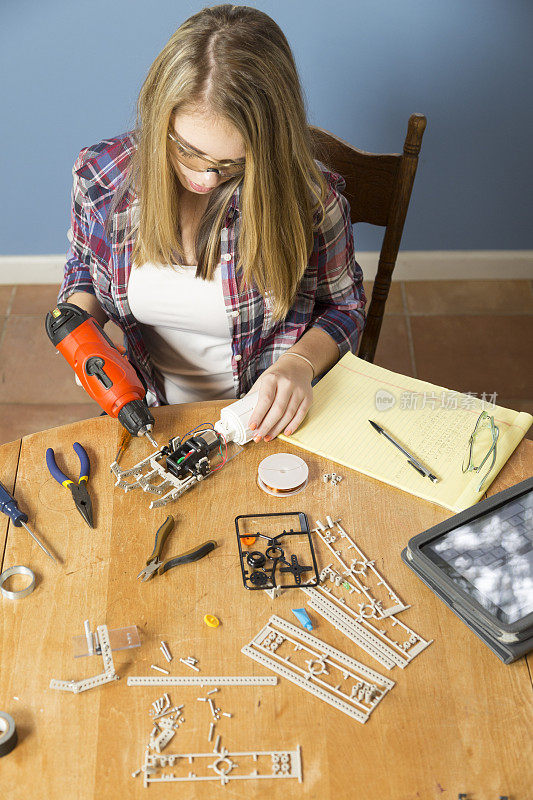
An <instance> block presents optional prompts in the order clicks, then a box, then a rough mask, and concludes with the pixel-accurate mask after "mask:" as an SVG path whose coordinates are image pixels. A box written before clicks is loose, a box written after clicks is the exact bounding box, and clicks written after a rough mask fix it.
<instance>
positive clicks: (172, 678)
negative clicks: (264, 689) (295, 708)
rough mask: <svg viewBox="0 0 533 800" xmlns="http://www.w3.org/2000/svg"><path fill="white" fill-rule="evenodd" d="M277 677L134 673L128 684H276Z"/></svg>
mask: <svg viewBox="0 0 533 800" xmlns="http://www.w3.org/2000/svg"><path fill="white" fill-rule="evenodd" d="M277 682H278V679H277V678H273V677H271V676H270V675H203V676H202V677H200V676H198V675H191V676H188V675H169V676H168V677H163V676H161V677H159V676H155V675H132V676H130V677H129V678H128V680H127V684H128V686H275V685H276V684H277Z"/></svg>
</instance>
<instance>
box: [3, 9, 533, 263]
mask: <svg viewBox="0 0 533 800" xmlns="http://www.w3.org/2000/svg"><path fill="white" fill-rule="evenodd" d="M203 5H205V3H202V2H193V0H178V1H177V2H172V1H171V0H152V2H146V0H113V1H112V2H108V0H106V1H104V0H93V2H92V3H87V2H81V3H80V2H72V0H45V2H42V0H17V2H16V3H15V2H12V3H6V2H4V3H2V4H1V5H0V70H1V73H0V74H1V75H2V78H1V88H0V114H1V116H2V122H1V128H0V181H1V184H0V185H1V192H0V196H1V201H0V202H1V210H0V214H1V218H0V219H1V224H0V254H11V255H15V254H46V253H62V252H64V251H65V250H66V248H67V241H66V236H65V234H66V230H67V228H68V218H69V195H70V188H71V168H72V164H73V162H74V159H75V157H76V155H77V153H78V151H79V150H80V149H81V147H83V146H85V145H89V144H92V143H94V142H97V141H98V140H99V139H101V138H104V137H106V136H113V135H115V134H117V133H119V132H121V131H123V130H125V129H126V128H128V127H129V126H130V125H131V123H132V121H133V119H134V105H135V99H136V96H137V93H138V90H139V88H140V85H141V83H142V81H143V79H144V76H145V74H146V72H147V69H148V67H149V65H150V64H151V62H152V61H153V59H154V58H155V56H156V55H157V53H158V52H159V50H160V49H161V48H162V47H163V45H164V44H165V42H166V41H167V39H168V38H169V36H170V35H171V33H172V32H173V31H174V30H175V29H176V28H177V27H178V26H179V25H180V24H181V22H182V21H183V20H184V19H186V18H187V17H188V16H190V14H192V13H194V12H196V11H197V10H199V9H200V8H202V7H203ZM249 5H255V6H257V7H259V8H261V9H262V10H263V11H265V12H266V13H268V14H270V15H271V16H272V17H273V18H274V19H275V20H276V21H277V22H278V24H279V25H280V26H281V28H282V29H283V31H284V32H285V34H286V36H287V38H288V40H289V42H290V44H291V46H292V48H293V52H294V54H295V57H296V62H297V64H298V67H299V70H300V75H301V79H302V83H303V86H304V91H305V93H306V97H307V102H308V111H309V120H310V122H312V123H314V124H316V125H319V126H321V127H324V128H327V129H329V130H331V131H334V132H336V133H337V134H338V135H340V136H341V137H343V138H344V139H347V140H348V141H350V142H352V143H353V144H355V145H356V146H358V147H361V148H363V149H366V150H372V151H376V152H387V151H388V152H397V151H398V149H400V148H401V144H402V142H403V137H404V133H405V127H406V123H407V119H408V117H409V114H410V113H411V112H413V111H419V112H422V113H425V114H426V115H427V117H428V127H427V129H426V134H425V138H424V143H423V148H422V158H421V162H420V164H419V171H418V176H417V179H416V183H415V189H414V194H413V198H412V202H411V208H410V212H409V216H408V218H407V223H406V228H405V233H404V239H403V248H404V249H409V250H448V249H450V250H454V249H487V250H488V249H526V248H531V247H533V242H532V234H531V230H532V223H531V215H532V211H533V197H532V190H531V185H532V169H531V168H532V157H531V152H532V144H531V134H532V131H533V125H532V121H533V104H532V97H533V59H532V56H531V34H532V32H533V3H531V2H530V0H381V2H376V0H333V2H330V3H324V2H323V0H284V2H279V0H260V1H259V2H255V1H254V0H250V2H249ZM377 245H378V237H377V235H376V232H375V230H372V229H370V228H367V227H363V226H361V227H360V230H359V232H358V233H357V247H358V249H360V250H372V249H375V248H376V247H377Z"/></svg>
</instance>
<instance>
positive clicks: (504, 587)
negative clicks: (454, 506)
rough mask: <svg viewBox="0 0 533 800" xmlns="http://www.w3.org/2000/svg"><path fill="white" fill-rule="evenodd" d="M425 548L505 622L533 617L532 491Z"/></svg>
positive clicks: (446, 534) (467, 591)
mask: <svg viewBox="0 0 533 800" xmlns="http://www.w3.org/2000/svg"><path fill="white" fill-rule="evenodd" d="M421 549H422V551H423V552H424V554H425V555H427V556H428V558H430V559H431V560H432V561H433V562H434V563H436V564H437V565H438V566H439V567H441V569H442V570H443V571H444V572H445V573H446V575H448V576H449V577H450V578H451V579H452V580H453V581H454V582H455V583H457V584H458V586H459V587H460V588H461V589H462V590H463V591H464V592H466V594H468V595H470V596H471V597H473V598H474V599H475V600H477V602H478V603H480V604H481V605H482V606H483V607H484V608H485V609H486V610H487V611H489V612H490V613H491V614H493V615H494V616H496V617H497V619H499V620H501V621H502V622H504V623H507V624H511V623H513V622H516V621H517V620H519V619H522V618H523V617H525V616H527V614H530V613H531V612H533V491H529V492H527V493H525V494H523V495H520V496H518V497H515V498H513V499H512V500H510V501H509V502H508V503H506V504H504V505H501V506H499V507H498V508H496V509H494V510H493V511H489V512H487V513H486V514H483V515H482V516H480V517H477V518H476V519H474V520H472V521H471V522H468V523H465V524H464V525H461V526H459V527H458V528H454V529H453V530H451V531H449V532H448V533H445V534H443V535H442V536H440V537H438V538H436V539H435V540H434V541H432V542H430V543H428V544H425V545H423V546H422V548H421Z"/></svg>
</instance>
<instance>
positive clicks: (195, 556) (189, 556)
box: [137, 514, 217, 581]
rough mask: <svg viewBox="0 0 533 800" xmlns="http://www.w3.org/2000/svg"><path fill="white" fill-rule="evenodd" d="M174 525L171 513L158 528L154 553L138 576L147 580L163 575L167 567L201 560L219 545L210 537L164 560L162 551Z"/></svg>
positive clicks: (170, 567)
mask: <svg viewBox="0 0 533 800" xmlns="http://www.w3.org/2000/svg"><path fill="white" fill-rule="evenodd" d="M173 527H174V517H173V516H172V515H171V514H170V515H169V516H168V517H167V518H166V520H165V521H164V522H163V524H162V525H161V527H160V528H159V529H158V531H157V533H156V535H155V542H154V549H153V550H152V554H151V555H150V556H149V557H148V559H147V561H146V566H145V567H143V569H142V570H141V571H140V572H139V574H138V575H137V577H138V578H142V580H143V581H147V580H149V579H150V578H152V577H153V576H154V575H162V574H163V573H164V572H166V571H167V569H172V567H177V566H178V564H188V563H190V562H191V561H199V560H200V559H201V558H203V557H204V556H206V555H207V554H208V553H210V552H211V551H212V550H214V549H215V547H216V546H217V543H216V542H215V541H214V540H213V539H209V540H208V541H207V542H203V543H202V544H200V545H198V546H197V547H193V548H192V549H191V550H187V552H186V553H182V554H181V555H180V556H176V557H175V558H169V559H168V561H163V560H162V559H161V553H162V551H163V547H164V545H165V542H166V540H167V538H168V535H169V533H170V531H171V530H172V528H173Z"/></svg>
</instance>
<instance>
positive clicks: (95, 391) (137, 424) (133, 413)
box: [46, 303, 158, 447]
mask: <svg viewBox="0 0 533 800" xmlns="http://www.w3.org/2000/svg"><path fill="white" fill-rule="evenodd" d="M46 333H47V334H48V338H49V339H50V341H51V342H52V344H53V345H54V347H55V348H56V349H57V350H58V351H59V352H60V353H61V355H62V356H63V358H65V359H66V361H68V363H69V364H70V366H71V367H72V369H73V370H74V372H75V373H76V375H77V376H78V378H79V380H80V382H81V385H82V386H83V388H84V389H85V390H86V392H87V393H88V394H89V395H90V396H91V397H92V398H93V400H96V402H97V403H98V405H99V406H100V408H102V409H103V410H104V411H105V412H106V414H109V416H110V417H115V418H117V419H118V420H119V422H121V423H122V425H123V426H124V428H125V429H126V430H127V431H128V432H129V433H130V434H131V435H132V436H146V437H147V438H148V439H149V441H150V442H151V443H152V444H153V446H154V447H158V445H157V442H155V441H154V439H152V437H151V435H150V431H151V430H152V428H153V426H154V418H153V416H152V414H151V413H150V410H149V409H148V406H147V405H146V401H145V395H146V390H145V388H144V386H143V384H142V382H141V380H140V378H139V376H138V375H137V373H136V371H135V369H134V368H133V366H132V365H131V364H130V362H129V361H128V359H127V358H126V356H125V355H123V354H122V353H121V352H120V351H119V350H118V349H117V347H116V346H115V345H114V344H113V342H112V341H111V339H110V338H109V337H108V336H107V335H106V334H105V333H104V331H103V329H102V328H101V326H100V325H99V324H98V323H97V321H96V320H95V319H94V317H92V316H91V315H90V314H88V313H87V311H84V310H83V309H81V308H79V307H78V306H75V305H73V304H72V303H58V305H57V308H54V310H53V311H49V312H48V314H47V315H46Z"/></svg>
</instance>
